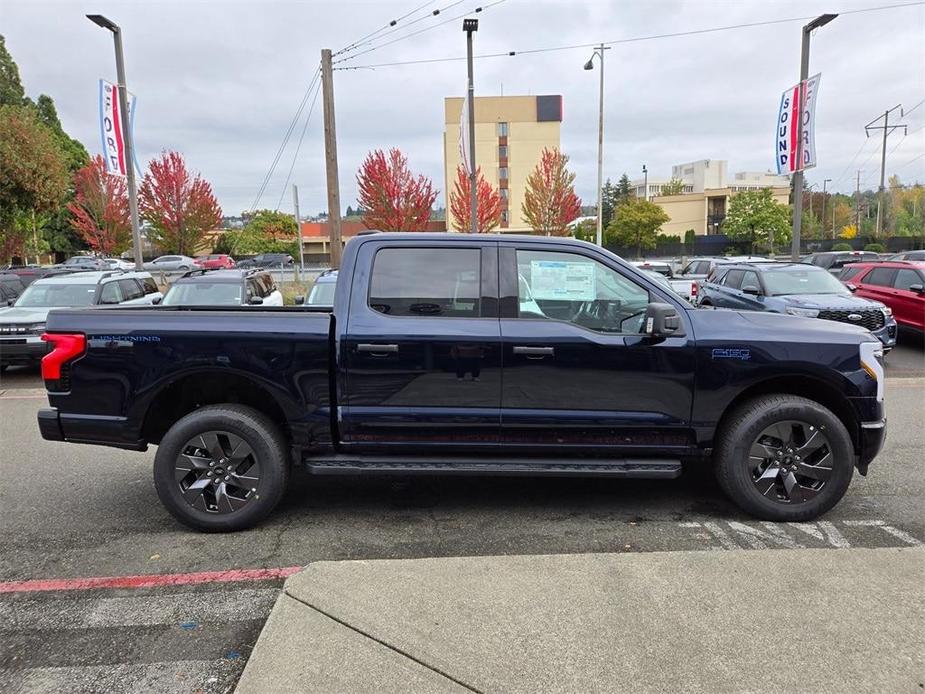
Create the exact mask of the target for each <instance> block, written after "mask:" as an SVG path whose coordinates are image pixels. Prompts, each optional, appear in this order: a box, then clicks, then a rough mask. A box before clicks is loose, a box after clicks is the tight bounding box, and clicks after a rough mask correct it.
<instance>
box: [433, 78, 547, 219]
mask: <svg viewBox="0 0 925 694" xmlns="http://www.w3.org/2000/svg"><path fill="white" fill-rule="evenodd" d="M462 105H463V99H462V98H460V97H448V98H446V99H444V115H445V118H444V130H443V164H444V181H445V184H444V191H446V207H447V213H446V214H447V228H448V229H455V228H457V227H458V224H456V220H454V219H453V218H452V212H451V211H450V196H451V195H452V191H453V188H454V185H455V182H456V168H457V167H458V166H459V164H460V163H461V160H460V156H459V116H460V111H461V110H462ZM561 125H562V97H561V96H559V95H548V96H478V97H476V98H475V163H476V165H477V166H478V167H479V168H481V170H482V175H483V176H484V177H485V180H487V181H488V182H489V183H491V184H492V185H493V186H495V187H496V188H498V189H499V190H500V191H501V198H502V203H503V204H504V205H505V208H504V211H503V212H502V217H501V229H500V231H512V232H514V231H521V232H523V231H530V227H529V226H528V225H527V223H526V222H525V221H524V220H523V218H522V214H521V206H522V205H523V201H524V192H525V188H526V183H527V176H529V175H530V173H531V172H532V171H533V169H534V168H536V165H537V163H539V161H540V156H541V155H542V153H543V149H544V148H546V147H548V148H549V149H557V148H558V147H559V134H560V129H561Z"/></svg>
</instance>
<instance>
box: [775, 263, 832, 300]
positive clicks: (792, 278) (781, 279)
mask: <svg viewBox="0 0 925 694" xmlns="http://www.w3.org/2000/svg"><path fill="white" fill-rule="evenodd" d="M761 276H762V277H763V278H764V285H765V287H766V288H767V292H768V294H769V295H770V296H782V295H785V294H849V293H850V292H849V291H848V288H847V287H845V285H843V284H842V283H841V282H839V281H838V280H837V279H835V277H834V276H832V275H831V274H830V273H828V272H826V271H825V270H821V269H820V270H809V269H807V270H768V271H767V272H763V273H762V275H761Z"/></svg>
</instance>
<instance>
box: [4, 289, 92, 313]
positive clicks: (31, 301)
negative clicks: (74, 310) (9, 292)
mask: <svg viewBox="0 0 925 694" xmlns="http://www.w3.org/2000/svg"><path fill="white" fill-rule="evenodd" d="M95 295H96V285H95V284H38V283H35V284H33V285H32V286H31V287H29V288H28V289H26V291H24V292H23V293H22V296H20V297H19V299H18V300H17V301H16V306H17V307H18V308H38V307H43V308H55V307H66V306H92V305H93V297H94V296H95Z"/></svg>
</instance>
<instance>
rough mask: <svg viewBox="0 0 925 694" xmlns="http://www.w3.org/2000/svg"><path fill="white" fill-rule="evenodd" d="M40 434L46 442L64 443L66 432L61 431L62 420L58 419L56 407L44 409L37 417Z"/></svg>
mask: <svg viewBox="0 0 925 694" xmlns="http://www.w3.org/2000/svg"><path fill="white" fill-rule="evenodd" d="M37 417H38V422H39V432H40V433H41V434H42V438H43V439H45V440H46V441H64V432H63V431H61V420H60V419H58V410H56V409H55V408H54V407H43V408H42V409H40V410H39V413H38V415H37Z"/></svg>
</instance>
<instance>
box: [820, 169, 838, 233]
mask: <svg viewBox="0 0 925 694" xmlns="http://www.w3.org/2000/svg"><path fill="white" fill-rule="evenodd" d="M831 180H832V179H831V178H826V179H824V180H823V181H822V238H825V186H826V184H827V183H828V182H829V181H831ZM834 209H835V203H832V210H834ZM832 236H835V223H834V222H832Z"/></svg>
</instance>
